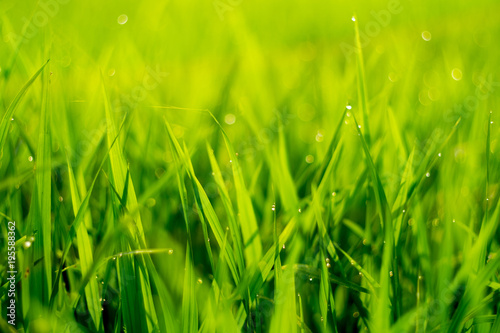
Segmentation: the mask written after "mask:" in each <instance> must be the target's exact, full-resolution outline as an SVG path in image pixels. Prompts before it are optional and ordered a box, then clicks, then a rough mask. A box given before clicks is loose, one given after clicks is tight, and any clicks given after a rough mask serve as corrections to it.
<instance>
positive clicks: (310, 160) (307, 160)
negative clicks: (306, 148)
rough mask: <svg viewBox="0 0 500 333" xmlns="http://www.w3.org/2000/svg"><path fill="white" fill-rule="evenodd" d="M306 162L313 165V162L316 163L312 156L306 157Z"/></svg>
mask: <svg viewBox="0 0 500 333" xmlns="http://www.w3.org/2000/svg"><path fill="white" fill-rule="evenodd" d="M306 162H307V163H309V164H311V163H312V162H314V156H312V155H307V156H306Z"/></svg>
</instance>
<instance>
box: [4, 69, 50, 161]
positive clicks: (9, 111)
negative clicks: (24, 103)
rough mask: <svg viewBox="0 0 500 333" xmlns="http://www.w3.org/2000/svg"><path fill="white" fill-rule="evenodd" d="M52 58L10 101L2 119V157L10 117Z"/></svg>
mask: <svg viewBox="0 0 500 333" xmlns="http://www.w3.org/2000/svg"><path fill="white" fill-rule="evenodd" d="M49 61H50V59H49V60H47V61H46V62H45V64H43V65H42V67H40V69H38V70H37V71H36V72H35V74H33V76H32V77H31V78H30V79H29V80H28V82H26V84H25V85H24V86H23V87H22V89H21V90H20V91H19V92H18V93H17V95H16V97H14V99H13V100H12V102H11V103H10V105H9V107H8V109H7V111H6V112H5V114H4V115H3V118H2V121H1V122H0V159H1V158H2V156H3V146H4V144H5V140H6V139H7V134H8V133H9V125H10V119H11V118H12V116H13V115H14V112H15V111H16V108H17V106H18V104H19V102H20V101H21V100H22V98H23V97H24V95H25V94H26V92H27V91H28V89H29V87H31V85H32V84H33V82H34V81H35V80H36V78H37V77H38V76H39V75H40V73H41V72H42V71H43V69H44V68H45V66H47V64H48V63H49Z"/></svg>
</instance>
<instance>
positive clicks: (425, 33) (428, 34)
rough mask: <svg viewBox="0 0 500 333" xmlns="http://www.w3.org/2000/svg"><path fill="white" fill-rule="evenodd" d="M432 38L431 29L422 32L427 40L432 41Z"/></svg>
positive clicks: (423, 37)
mask: <svg viewBox="0 0 500 333" xmlns="http://www.w3.org/2000/svg"><path fill="white" fill-rule="evenodd" d="M431 38H432V35H431V33H430V32H429V31H424V32H422V39H423V40H425V41H426V42H428V41H430V40H431Z"/></svg>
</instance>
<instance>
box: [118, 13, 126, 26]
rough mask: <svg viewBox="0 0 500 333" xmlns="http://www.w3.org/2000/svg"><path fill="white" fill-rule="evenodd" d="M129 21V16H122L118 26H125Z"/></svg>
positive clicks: (119, 17) (119, 18)
mask: <svg viewBox="0 0 500 333" xmlns="http://www.w3.org/2000/svg"><path fill="white" fill-rule="evenodd" d="M127 21H128V16H127V15H125V14H122V15H120V16H118V24H121V25H123V24H125V23H127Z"/></svg>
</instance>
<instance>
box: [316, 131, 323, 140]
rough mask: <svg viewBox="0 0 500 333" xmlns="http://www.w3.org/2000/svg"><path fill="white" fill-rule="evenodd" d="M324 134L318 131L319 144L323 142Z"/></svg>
mask: <svg viewBox="0 0 500 333" xmlns="http://www.w3.org/2000/svg"><path fill="white" fill-rule="evenodd" d="M323 139H324V138H323V133H322V132H321V131H318V133H316V141H317V142H323Z"/></svg>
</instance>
